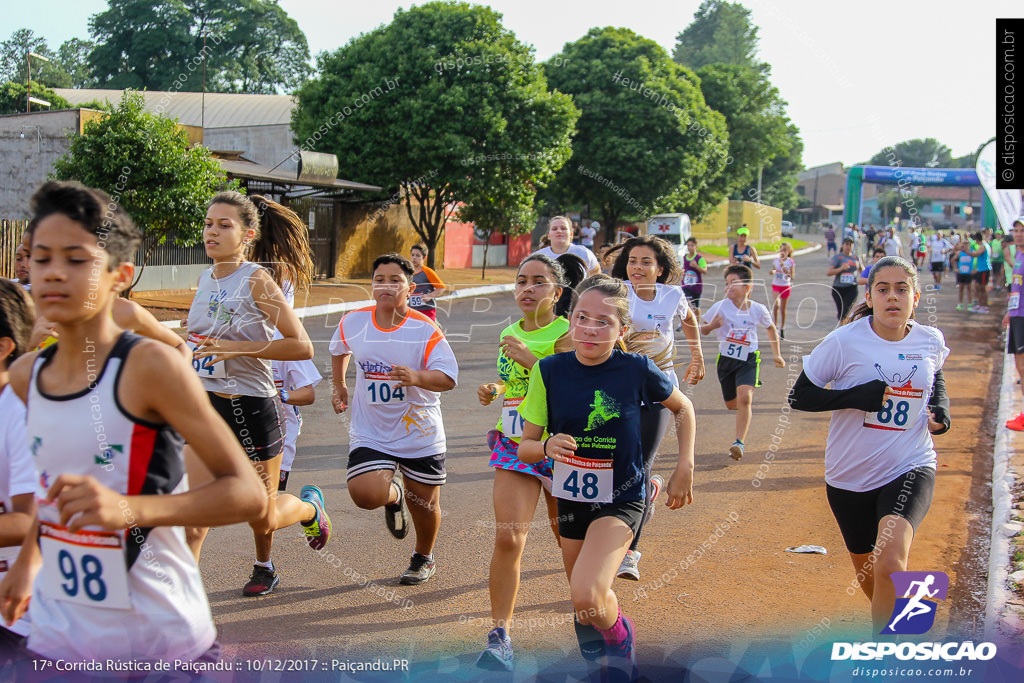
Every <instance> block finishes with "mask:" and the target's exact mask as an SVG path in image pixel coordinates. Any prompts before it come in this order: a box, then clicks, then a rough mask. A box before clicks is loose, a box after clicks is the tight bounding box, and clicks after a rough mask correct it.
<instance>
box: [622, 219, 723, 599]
mask: <svg viewBox="0 0 1024 683" xmlns="http://www.w3.org/2000/svg"><path fill="white" fill-rule="evenodd" d="M612 277H615V278H618V279H620V280H624V281H625V282H626V286H627V288H628V292H629V317H630V319H631V320H632V321H633V324H632V326H630V328H629V332H628V333H627V334H626V337H625V342H626V349H627V350H629V351H630V352H632V353H639V354H642V355H644V356H647V357H648V358H650V359H651V360H652V361H654V364H655V365H657V366H658V369H660V370H661V371H662V372H663V373H665V376H666V377H667V378H668V380H669V381H670V382H672V386H674V387H678V386H679V378H678V377H677V376H676V371H675V363H674V360H675V350H676V342H675V324H674V320H675V318H677V317H678V318H679V319H680V320H681V321H682V323H683V332H684V334H685V335H686V340H687V342H688V343H689V346H690V364H689V366H688V367H687V369H686V375H685V380H686V381H687V382H688V383H689V384H696V383H697V382H699V381H700V380H702V379H704V354H703V352H702V351H701V346H700V333H699V331H698V330H697V316H696V314H695V313H694V312H693V309H691V308H690V306H689V304H688V303H687V299H686V297H685V296H684V295H683V289H682V287H680V286H679V285H676V284H671V285H670V284H667V283H668V282H672V283H676V282H679V263H678V261H676V257H675V253H674V252H673V248H672V246H671V245H670V244H669V243H668V242H666V241H665V240H663V239H661V238H660V237H655V236H653V235H645V236H643V237H631V238H630V239H628V240H626V241H625V242H624V243H623V245H622V249H621V250H620V252H619V255H618V257H617V258H616V259H615V265H614V266H613V267H612ZM670 418H671V413H670V412H669V411H668V410H666V409H665V408H664V406H662V405H660V404H655V405H645V406H644V407H643V409H642V410H641V411H640V421H641V426H640V429H641V437H642V448H643V453H644V472H645V475H646V481H647V482H648V486H647V500H646V503H645V508H644V516H643V518H641V520H640V526H639V528H638V529H637V532H636V534H635V535H634V536H633V542H632V543H631V544H630V546H629V550H628V551H626V556H625V557H624V558H623V559H622V565H621V566H620V567H619V572H618V577H619V578H620V579H631V580H633V581H639V580H640V571H639V569H638V568H637V563H638V562H639V561H640V551H639V550H637V544H638V542H639V540H640V534H641V533H642V531H643V526H644V524H645V523H646V522H647V520H648V519H650V517H651V516H652V515H653V514H654V502H655V501H656V500H657V498H658V494H659V493H660V492H661V489H662V487H663V486H664V480H663V479H662V477H661V476H660V475H654V476H651V468H652V466H653V465H654V459H655V457H656V456H657V454H658V449H659V448H660V447H661V441H662V439H663V438H664V437H665V432H666V431H667V430H668V423H669V421H670Z"/></svg>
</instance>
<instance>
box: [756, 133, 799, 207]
mask: <svg viewBox="0 0 1024 683" xmlns="http://www.w3.org/2000/svg"><path fill="white" fill-rule="evenodd" d="M803 153H804V143H803V141H802V140H801V139H800V130H799V129H798V128H797V127H796V126H795V125H793V124H792V123H790V124H789V126H788V130H787V133H786V151H785V152H784V153H782V154H779V155H778V156H776V157H774V158H773V159H772V160H771V161H769V162H768V163H767V164H766V165H765V167H764V172H763V174H762V175H761V197H760V200H759V199H758V196H757V179H756V178H755V179H754V180H753V181H752V182H751V183H750V185H749V186H748V187H747V188H746V189H745V190H744V191H743V193H742V198H743V199H746V200H747V201H752V202H756V201H760V203H762V204H767V205H768V206H776V207H778V208H780V209H782V210H783V211H788V210H790V209H795V208H797V207H798V206H799V203H800V195H798V194H797V193H796V185H797V174H798V173H800V171H802V170H803V167H804V162H803Z"/></svg>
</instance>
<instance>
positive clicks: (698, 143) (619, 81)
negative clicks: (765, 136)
mask: <svg viewBox="0 0 1024 683" xmlns="http://www.w3.org/2000/svg"><path fill="white" fill-rule="evenodd" d="M545 66H546V71H547V74H548V80H549V82H550V83H551V85H552V86H554V87H555V88H557V89H558V90H560V91H562V92H567V93H570V94H572V95H573V99H574V101H575V103H576V105H577V106H578V107H579V108H580V110H581V111H582V114H581V116H580V120H579V122H578V124H577V128H578V131H577V133H576V135H575V136H574V138H573V142H572V149H573V156H572V159H570V161H569V163H568V164H566V166H565V167H564V168H563V169H562V170H561V171H560V172H559V174H558V177H557V179H556V182H555V184H554V185H553V186H552V188H551V190H550V191H549V194H550V195H551V197H553V198H555V199H556V200H558V199H560V200H561V201H562V202H563V203H570V204H577V205H583V204H587V205H589V206H590V208H591V211H592V212H594V213H600V214H601V216H602V218H603V221H602V224H603V225H604V226H605V229H606V230H609V231H614V229H615V226H616V224H617V222H618V220H619V218H622V217H625V216H638V217H643V216H646V215H647V214H650V213H654V212H657V211H664V210H679V211H686V212H687V213H690V214H691V215H692V216H694V217H697V218H699V217H700V216H702V215H704V214H705V213H707V211H708V210H709V209H710V208H711V207H712V206H714V205H715V204H716V203H718V201H720V200H721V199H722V197H724V195H725V188H724V186H723V185H722V184H721V183H720V182H719V181H718V179H719V177H720V176H721V173H722V169H723V168H724V167H725V165H726V163H727V161H728V157H729V138H728V134H727V133H726V127H725V120H724V118H723V117H722V115H721V114H718V113H717V112H714V111H712V110H711V108H710V107H708V105H707V104H706V103H705V101H704V97H703V95H702V94H701V91H700V87H699V85H698V84H697V78H696V76H694V74H693V73H692V72H691V71H689V70H688V69H686V68H684V67H682V66H680V65H678V64H675V63H673V62H672V60H671V59H670V58H669V56H668V54H667V53H666V52H665V50H664V49H662V48H661V47H660V46H659V45H657V44H656V43H655V42H653V41H651V40H648V39H646V38H642V37H640V36H639V35H637V34H636V33H634V32H633V31H631V30H629V29H625V28H611V27H608V28H594V29H591V30H590V32H589V33H587V35H585V36H584V37H583V38H580V39H579V40H577V41H576V42H574V43H569V44H568V45H566V46H565V48H564V49H563V51H562V52H561V53H560V54H559V55H556V56H555V57H553V58H552V59H551V60H550V61H548V62H547V64H546V65H545Z"/></svg>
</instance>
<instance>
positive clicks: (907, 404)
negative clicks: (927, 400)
mask: <svg viewBox="0 0 1024 683" xmlns="http://www.w3.org/2000/svg"><path fill="white" fill-rule="evenodd" d="M923 408H924V389H911V388H909V387H905V388H900V387H886V389H885V403H884V405H883V406H882V409H881V410H879V411H878V412H877V413H866V414H865V415H864V426H865V427H868V428H870V429H884V430H887V431H891V432H904V431H906V430H907V429H909V428H910V427H911V426H912V425H913V424H914V421H915V420H916V419H917V418H918V416H920V415H921V411H922V409H923Z"/></svg>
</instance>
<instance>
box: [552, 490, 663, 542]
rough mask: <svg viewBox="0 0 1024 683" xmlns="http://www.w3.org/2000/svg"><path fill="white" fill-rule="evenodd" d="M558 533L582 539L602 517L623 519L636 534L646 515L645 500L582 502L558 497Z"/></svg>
mask: <svg viewBox="0 0 1024 683" xmlns="http://www.w3.org/2000/svg"><path fill="white" fill-rule="evenodd" d="M557 500H558V535H559V536H561V537H562V538H571V539H573V540H574V541H582V540H583V539H584V538H586V537H587V528H588V527H589V526H590V524H591V523H592V522H593V521H594V520H597V519H600V518H601V517H615V518H616V519H621V520H622V521H623V522H625V523H626V526H628V527H629V528H630V529H632V531H633V535H634V536H635V535H636V532H637V529H639V528H640V520H641V519H643V516H644V501H642V500H632V501H629V502H624V503H602V504H595V503H582V502H578V501H575V500H564V499H562V498H558V499H557Z"/></svg>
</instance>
